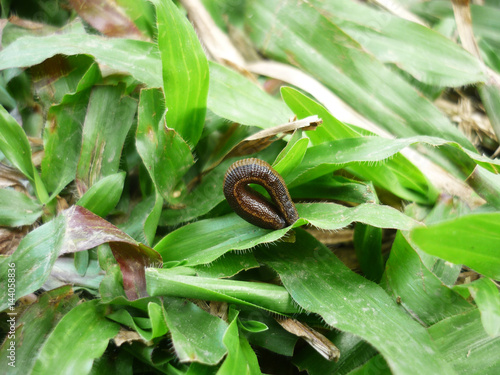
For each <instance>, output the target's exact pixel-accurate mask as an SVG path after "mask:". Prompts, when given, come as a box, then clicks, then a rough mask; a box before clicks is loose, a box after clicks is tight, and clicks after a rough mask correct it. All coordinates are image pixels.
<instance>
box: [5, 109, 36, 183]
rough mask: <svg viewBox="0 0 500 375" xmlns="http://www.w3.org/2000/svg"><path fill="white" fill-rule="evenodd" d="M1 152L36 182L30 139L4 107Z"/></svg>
mask: <svg viewBox="0 0 500 375" xmlns="http://www.w3.org/2000/svg"><path fill="white" fill-rule="evenodd" d="M0 151H2V153H3V154H4V155H5V157H6V158H7V159H8V160H9V161H10V162H11V163H12V164H13V165H14V166H15V167H16V168H17V169H19V170H20V171H21V172H22V173H23V174H24V175H25V176H26V177H28V178H29V179H30V180H31V181H34V180H35V170H34V168H35V167H34V166H33V163H32V161H31V148H30V144H29V142H28V137H26V134H25V133H24V131H23V129H22V128H21V127H20V126H19V124H18V123H17V121H16V120H15V119H14V117H12V116H11V115H10V114H9V113H8V112H7V110H6V109H5V108H4V107H0Z"/></svg>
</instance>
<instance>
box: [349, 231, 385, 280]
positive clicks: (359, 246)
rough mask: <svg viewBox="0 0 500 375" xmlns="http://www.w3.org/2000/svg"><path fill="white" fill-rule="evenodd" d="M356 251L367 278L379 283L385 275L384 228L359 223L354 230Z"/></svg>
mask: <svg viewBox="0 0 500 375" xmlns="http://www.w3.org/2000/svg"><path fill="white" fill-rule="evenodd" d="M354 249H355V250H356V257H357V258H358V261H359V265H360V267H361V270H362V271H363V274H364V275H365V277H366V278H367V279H368V280H371V281H374V282H376V283H378V282H379V281H380V279H381V278H382V274H383V273H384V260H383V259H382V228H377V227H373V226H371V225H366V224H363V223H357V224H356V227H355V228H354Z"/></svg>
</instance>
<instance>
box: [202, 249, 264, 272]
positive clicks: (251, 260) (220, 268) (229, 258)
mask: <svg viewBox="0 0 500 375" xmlns="http://www.w3.org/2000/svg"><path fill="white" fill-rule="evenodd" d="M259 266H260V264H259V262H257V260H256V259H255V256H254V255H253V254H252V253H250V252H248V253H239V252H229V253H226V254H224V255H223V256H221V257H220V258H218V259H216V260H214V261H213V262H211V263H209V264H200V265H199V266H196V267H194V268H195V270H196V274H197V275H198V276H202V277H213V278H223V277H231V276H234V275H236V274H237V273H239V272H240V271H243V270H245V271H246V270H249V269H252V268H258V267H259Z"/></svg>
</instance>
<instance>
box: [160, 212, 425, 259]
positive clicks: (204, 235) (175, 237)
mask: <svg viewBox="0 0 500 375" xmlns="http://www.w3.org/2000/svg"><path fill="white" fill-rule="evenodd" d="M295 206H296V208H297V211H298V212H299V216H300V218H301V220H299V221H298V222H296V223H295V226H300V225H303V224H305V223H310V224H312V225H314V226H317V227H319V228H323V229H327V230H335V229H340V228H343V227H345V226H346V225H348V224H350V223H351V222H353V221H360V222H363V223H366V224H370V225H373V226H376V227H381V228H397V229H410V228H412V227H413V226H415V225H418V222H416V221H415V220H413V219H411V218H410V217H408V216H405V215H404V214H402V213H401V212H399V211H398V210H396V209H394V208H392V207H389V206H380V205H376V204H368V203H367V204H361V205H359V206H357V207H345V206H341V205H338V204H334V203H299V204H296V205H295ZM289 229H290V228H283V229H280V230H276V231H272V230H269V229H262V228H259V227H257V226H255V225H252V224H250V223H248V222H246V221H245V220H243V219H241V218H240V217H238V216H237V215H236V214H230V215H226V216H223V217H218V218H215V219H206V220H202V221H198V222H195V223H191V224H188V225H186V226H184V227H182V228H179V229H177V230H175V231H173V232H171V233H169V234H168V235H167V236H165V237H164V238H163V239H162V240H161V241H160V242H158V244H157V245H156V246H155V250H156V251H158V252H159V253H160V254H161V256H162V258H163V260H164V261H165V262H167V261H174V260H175V261H181V260H185V261H186V262H187V263H186V265H190V266H192V265H197V264H204V263H210V262H212V261H213V260H215V259H217V258H219V257H220V256H221V255H223V254H225V253H226V252H228V251H230V250H243V249H249V248H251V247H253V246H256V245H258V244H261V243H269V242H273V241H276V240H278V239H279V238H281V237H283V236H284V235H285V233H286V232H287V231H288V230H289Z"/></svg>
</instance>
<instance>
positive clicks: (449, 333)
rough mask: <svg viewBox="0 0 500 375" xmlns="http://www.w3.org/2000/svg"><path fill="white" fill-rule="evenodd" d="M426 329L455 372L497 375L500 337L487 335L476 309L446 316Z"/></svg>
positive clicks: (499, 369)
mask: <svg viewBox="0 0 500 375" xmlns="http://www.w3.org/2000/svg"><path fill="white" fill-rule="evenodd" d="M428 331H429V334H430V335H431V337H432V340H433V341H434V342H435V343H436V346H437V347H438V348H439V351H440V352H441V353H442V357H443V358H444V359H445V360H446V361H448V363H450V364H451V365H452V366H453V368H454V369H455V371H456V372H457V373H458V374H463V375H496V374H498V373H499V372H500V358H499V356H498V350H499V349H500V337H496V338H492V337H489V336H488V335H487V334H486V332H485V331H484V328H483V326H482V324H481V319H480V317H479V311H478V310H477V309H476V310H472V311H470V312H468V313H466V314H460V315H456V316H453V317H450V318H448V319H445V320H443V321H441V322H439V323H437V324H434V325H433V326H432V327H430V328H429V329H428Z"/></svg>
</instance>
